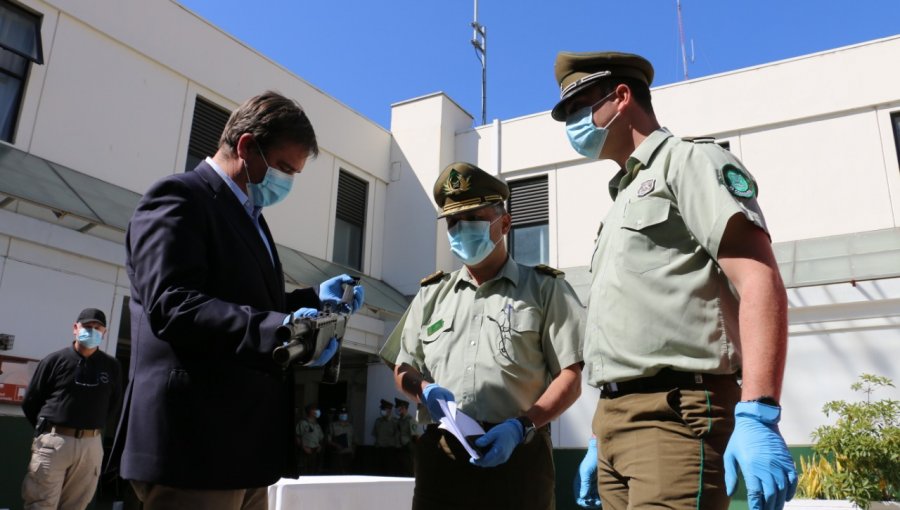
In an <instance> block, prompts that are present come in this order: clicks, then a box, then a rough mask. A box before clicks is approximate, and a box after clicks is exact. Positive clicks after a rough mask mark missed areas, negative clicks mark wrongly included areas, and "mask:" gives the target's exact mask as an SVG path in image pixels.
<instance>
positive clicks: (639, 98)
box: [598, 77, 653, 114]
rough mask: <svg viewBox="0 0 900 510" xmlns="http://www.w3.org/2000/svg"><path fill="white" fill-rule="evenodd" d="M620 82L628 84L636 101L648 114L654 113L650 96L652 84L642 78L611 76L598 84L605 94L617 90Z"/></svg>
mask: <svg viewBox="0 0 900 510" xmlns="http://www.w3.org/2000/svg"><path fill="white" fill-rule="evenodd" d="M620 84H623V85H627V86H628V88H629V89H630V90H631V95H632V96H633V97H634V100H635V102H637V104H638V105H639V106H640V107H641V108H642V109H643V110H644V111H645V112H647V113H648V114H653V103H652V102H651V98H650V86H649V85H647V84H646V83H644V82H643V81H641V80H638V79H635V78H628V77H618V78H609V79H606V80H601V81H600V83H599V84H598V85H599V86H600V89H601V91H602V92H603V95H604V96H605V95H606V94H609V93H611V92H612V91H614V90H616V87H618V86H619V85H620Z"/></svg>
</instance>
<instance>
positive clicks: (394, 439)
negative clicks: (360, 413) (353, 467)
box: [372, 399, 400, 476]
mask: <svg viewBox="0 0 900 510" xmlns="http://www.w3.org/2000/svg"><path fill="white" fill-rule="evenodd" d="M393 409H394V405H393V404H391V403H390V402H388V401H387V400H384V399H381V404H380V406H379V410H380V414H381V416H379V417H378V418H376V419H375V424H374V425H373V426H372V435H373V436H375V473H376V474H379V475H382V476H391V475H394V474H395V473H396V471H397V445H398V444H399V441H400V430H399V428H398V427H397V420H396V419H395V418H394V417H393V416H392V415H391V414H392V413H391V411H392V410H393Z"/></svg>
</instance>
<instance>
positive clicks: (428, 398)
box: [422, 383, 456, 421]
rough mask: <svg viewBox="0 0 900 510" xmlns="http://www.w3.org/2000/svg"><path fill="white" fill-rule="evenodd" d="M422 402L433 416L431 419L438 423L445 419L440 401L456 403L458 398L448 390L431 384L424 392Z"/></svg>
mask: <svg viewBox="0 0 900 510" xmlns="http://www.w3.org/2000/svg"><path fill="white" fill-rule="evenodd" d="M422 400H423V401H424V402H422V403H423V404H425V407H427V408H428V414H430V415H431V419H432V420H434V421H438V420H440V419H441V418H443V417H444V411H441V405H440V404H438V400H446V401H447V402H455V401H456V397H454V396H453V393H451V392H450V390H448V389H447V388H444V387H443V386H440V385H438V384H435V383H431V384H429V385H428V386H425V389H424V390H422Z"/></svg>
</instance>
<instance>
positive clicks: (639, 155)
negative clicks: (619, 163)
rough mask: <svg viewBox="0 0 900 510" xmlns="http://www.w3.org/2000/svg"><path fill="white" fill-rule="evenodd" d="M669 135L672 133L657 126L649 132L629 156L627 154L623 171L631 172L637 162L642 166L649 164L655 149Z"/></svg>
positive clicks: (645, 166)
mask: <svg viewBox="0 0 900 510" xmlns="http://www.w3.org/2000/svg"><path fill="white" fill-rule="evenodd" d="M671 136H672V133H670V132H669V130H668V129H666V128H659V129H657V130H656V131H654V132H652V133H650V136H648V137H647V138H646V139H645V140H644V141H643V142H641V144H640V145H638V147H637V149H635V150H634V152H632V153H631V156H628V161H626V162H625V171H626V172H628V173H629V174H631V173H632V172H634V171H635V167H636V166H637V165H638V164H639V163H640V166H641V167H642V168H647V167H648V166H650V161H651V160H653V156H654V155H655V154H656V150H657V149H659V147H660V146H661V145H662V144H663V142H665V141H666V139H667V138H669V137H671ZM632 178H634V176H632Z"/></svg>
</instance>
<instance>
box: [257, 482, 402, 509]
mask: <svg viewBox="0 0 900 510" xmlns="http://www.w3.org/2000/svg"><path fill="white" fill-rule="evenodd" d="M414 486H415V479H414V478H393V477H387V476H360V475H346V476H301V477H300V478H299V479H297V480H294V479H291V478H282V479H281V480H279V481H278V483H276V484H274V485H270V486H269V510H299V509H303V510H306V509H309V510H313V509H315V510H358V509H365V510H380V509H384V510H407V509H409V508H411V507H412V496H413V487H414Z"/></svg>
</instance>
